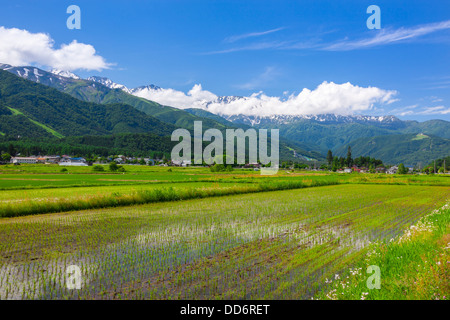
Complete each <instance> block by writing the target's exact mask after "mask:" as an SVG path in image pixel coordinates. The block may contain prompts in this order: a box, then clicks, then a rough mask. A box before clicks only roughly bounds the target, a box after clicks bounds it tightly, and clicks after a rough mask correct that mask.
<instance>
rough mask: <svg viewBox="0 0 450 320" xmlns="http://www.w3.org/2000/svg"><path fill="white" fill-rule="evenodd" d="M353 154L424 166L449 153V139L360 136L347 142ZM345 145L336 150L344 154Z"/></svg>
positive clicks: (386, 161) (390, 162) (422, 136)
mask: <svg viewBox="0 0 450 320" xmlns="http://www.w3.org/2000/svg"><path fill="white" fill-rule="evenodd" d="M349 145H350V146H351V148H352V153H353V154H355V155H362V156H371V157H374V158H377V159H381V160H383V162H384V163H386V164H399V163H403V164H405V165H408V166H416V165H419V164H420V165H421V166H422V167H423V166H425V165H426V164H428V163H429V162H430V160H432V159H436V158H443V157H446V156H448V155H450V140H449V139H443V138H440V137H436V136H432V135H424V134H397V135H386V136H379V137H373V138H360V139H357V140H354V141H352V142H350V143H349ZM347 147H348V146H343V147H341V148H340V149H338V150H337V151H336V155H337V156H345V155H346V153H347Z"/></svg>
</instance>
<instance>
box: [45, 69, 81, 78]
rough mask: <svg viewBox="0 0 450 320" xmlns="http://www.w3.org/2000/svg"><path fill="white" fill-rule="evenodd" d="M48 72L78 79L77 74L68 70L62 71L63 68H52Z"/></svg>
mask: <svg viewBox="0 0 450 320" xmlns="http://www.w3.org/2000/svg"><path fill="white" fill-rule="evenodd" d="M50 73H53V74H56V75H57V76H61V77H65V78H71V79H75V80H79V79H80V77H79V76H77V75H76V74H74V73H72V72H69V71H63V70H59V69H52V70H51V71H50Z"/></svg>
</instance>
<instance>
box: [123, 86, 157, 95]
mask: <svg viewBox="0 0 450 320" xmlns="http://www.w3.org/2000/svg"><path fill="white" fill-rule="evenodd" d="M151 90H162V88H161V87H158V86H155V85H154V84H150V85H147V86H140V87H137V88H134V89H131V90H130V93H131V94H134V95H136V96H139V94H140V93H142V92H144V91H151Z"/></svg>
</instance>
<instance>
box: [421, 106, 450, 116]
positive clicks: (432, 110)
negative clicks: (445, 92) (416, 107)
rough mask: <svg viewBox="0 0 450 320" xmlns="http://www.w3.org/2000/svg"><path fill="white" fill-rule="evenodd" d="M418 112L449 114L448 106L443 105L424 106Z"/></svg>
mask: <svg viewBox="0 0 450 320" xmlns="http://www.w3.org/2000/svg"><path fill="white" fill-rule="evenodd" d="M418 114H427V115H431V114H442V115H444V114H450V108H447V107H444V106H436V107H426V108H424V109H423V111H421V112H418Z"/></svg>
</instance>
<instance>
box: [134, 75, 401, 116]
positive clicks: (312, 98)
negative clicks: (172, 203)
mask: <svg viewBox="0 0 450 320" xmlns="http://www.w3.org/2000/svg"><path fill="white" fill-rule="evenodd" d="M134 94H135V95H137V96H139V97H142V98H146V99H149V100H153V101H156V102H159V103H161V104H164V105H170V106H174V107H177V108H181V109H186V108H200V109H204V110H207V111H209V112H212V113H215V114H222V115H232V114H245V115H259V116H270V115H280V114H283V115H302V114H323V113H334V114H341V115H348V114H354V113H360V112H365V111H369V110H372V109H373V108H374V106H375V104H389V103H392V102H393V101H394V99H393V96H394V95H395V94H396V91H392V90H383V89H379V88H376V87H367V88H364V87H359V86H355V85H352V84H351V83H349V82H347V83H343V84H336V83H334V82H326V81H325V82H323V83H322V84H320V85H319V86H318V87H317V88H316V89H314V90H309V89H306V88H305V89H303V90H302V91H301V92H300V93H299V94H291V95H289V96H288V97H287V98H281V97H271V96H268V95H266V94H264V93H262V92H259V93H253V94H252V95H250V96H248V97H235V98H234V99H233V100H232V101H228V103H225V102H223V101H221V100H220V99H218V96H217V95H215V94H213V93H212V92H209V91H206V90H203V89H202V87H201V85H199V84H198V85H195V86H194V87H193V88H192V89H191V90H190V91H189V92H188V93H187V94H185V93H184V92H181V91H176V90H174V89H151V88H146V89H144V90H141V91H137V92H135V93H134Z"/></svg>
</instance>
